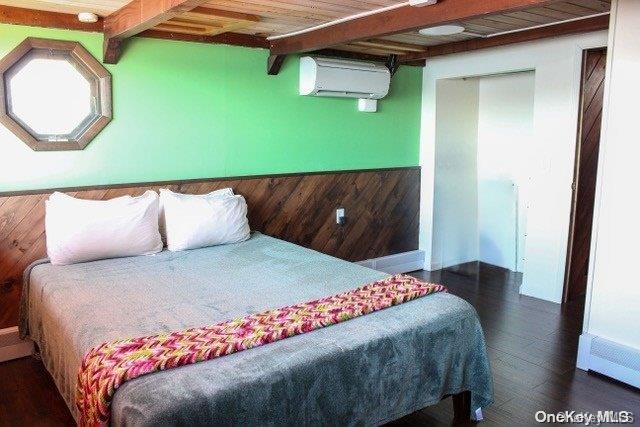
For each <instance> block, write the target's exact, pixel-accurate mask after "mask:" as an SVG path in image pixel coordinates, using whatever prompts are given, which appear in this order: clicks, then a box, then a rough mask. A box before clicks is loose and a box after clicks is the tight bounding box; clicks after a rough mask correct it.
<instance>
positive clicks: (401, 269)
mask: <svg viewBox="0 0 640 427" xmlns="http://www.w3.org/2000/svg"><path fill="white" fill-rule="evenodd" d="M356 264H359V265H362V266H365V267H369V268H372V269H374V270H378V271H383V272H385V273H389V274H398V273H409V272H410V271H416V270H422V269H423V268H424V251H410V252H402V253H399V254H395V255H389V256H384V257H380V258H373V259H367V260H364V261H359V262H357V263H356Z"/></svg>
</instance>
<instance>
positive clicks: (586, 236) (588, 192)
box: [564, 49, 607, 302]
mask: <svg viewBox="0 0 640 427" xmlns="http://www.w3.org/2000/svg"><path fill="white" fill-rule="evenodd" d="M606 63H607V51H606V49H593V50H585V51H584V55H583V61H582V88H581V93H580V100H581V101H580V116H579V122H578V143H577V144H576V165H575V172H574V179H573V208H572V211H571V230H570V233H569V245H568V251H567V270H566V274H565V285H564V301H565V302H567V301H571V300H574V299H576V298H579V297H581V296H582V295H584V294H585V293H586V288H587V270H588V268H589V251H590V248H591V230H592V221H593V208H594V200H595V192H596V176H597V172H598V152H599V147H600V125H601V123H602V101H603V98H604V76H605V67H606Z"/></svg>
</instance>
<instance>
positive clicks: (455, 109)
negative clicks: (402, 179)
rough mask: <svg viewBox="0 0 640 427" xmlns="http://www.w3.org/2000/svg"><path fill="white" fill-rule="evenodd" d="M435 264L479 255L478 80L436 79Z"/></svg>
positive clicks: (471, 259)
mask: <svg viewBox="0 0 640 427" xmlns="http://www.w3.org/2000/svg"><path fill="white" fill-rule="evenodd" d="M436 91H437V101H436V102H437V105H436V123H437V126H436V132H435V138H436V142H435V146H436V148H435V158H436V161H435V168H436V169H435V174H434V192H435V204H436V208H435V209H434V218H433V221H434V233H433V249H432V254H433V258H432V260H431V264H432V266H434V267H435V266H437V268H443V267H448V266H451V265H456V264H461V263H465V262H469V261H475V260H477V259H478V174H477V165H476V158H477V150H478V148H477V141H478V80H477V79H466V80H463V79H455V80H439V81H438V82H437V84H436Z"/></svg>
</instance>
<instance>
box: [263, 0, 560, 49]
mask: <svg viewBox="0 0 640 427" xmlns="http://www.w3.org/2000/svg"><path fill="white" fill-rule="evenodd" d="M550 3H553V1H549V0H482V1H469V0H446V1H440V2H439V3H436V4H434V5H431V6H424V7H412V6H403V7H400V8H397V9H393V10H389V11H386V12H381V13H377V14H374V15H369V16H365V17H361V18H356V19H353V20H350V21H346V22H341V23H338V24H335V25H331V26H328V27H324V28H320V29H317V30H313V31H309V32H307V33H303V34H299V35H295V36H290V37H285V38H281V39H277V40H273V41H272V42H271V53H272V54H276V55H283V54H289V53H299V52H308V51H312V50H318V49H325V48H327V47H330V46H336V45H340V44H344V43H350V42H353V41H357V40H367V39H371V38H376V37H380V36H385V35H391V34H397V33H402V32H406V31H413V30H417V29H419V28H424V27H428V26H434V25H440V24H445V23H449V22H454V21H461V20H466V19H473V18H479V17H483V16H486V15H491V14H496V13H505V12H515V11H519V10H522V9H526V8H528V7H536V6H545V5H547V4H550Z"/></svg>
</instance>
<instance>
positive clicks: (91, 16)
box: [78, 12, 98, 24]
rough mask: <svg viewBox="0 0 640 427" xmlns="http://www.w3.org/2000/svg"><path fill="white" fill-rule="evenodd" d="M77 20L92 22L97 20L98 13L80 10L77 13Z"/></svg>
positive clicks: (86, 22)
mask: <svg viewBox="0 0 640 427" xmlns="http://www.w3.org/2000/svg"><path fill="white" fill-rule="evenodd" d="M78 21H80V22H84V23H85V24H93V23H95V22H98V15H96V14H95V13H91V12H81V13H79V14H78Z"/></svg>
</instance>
